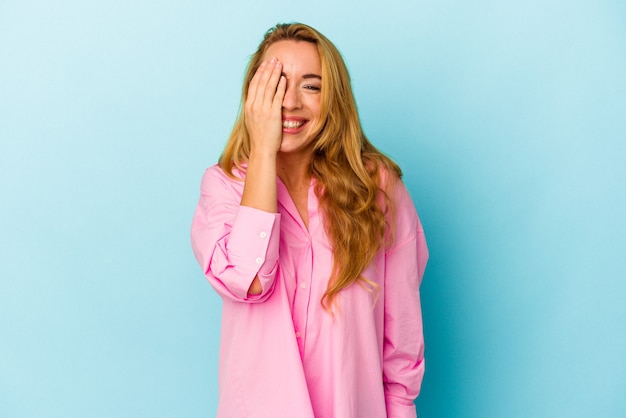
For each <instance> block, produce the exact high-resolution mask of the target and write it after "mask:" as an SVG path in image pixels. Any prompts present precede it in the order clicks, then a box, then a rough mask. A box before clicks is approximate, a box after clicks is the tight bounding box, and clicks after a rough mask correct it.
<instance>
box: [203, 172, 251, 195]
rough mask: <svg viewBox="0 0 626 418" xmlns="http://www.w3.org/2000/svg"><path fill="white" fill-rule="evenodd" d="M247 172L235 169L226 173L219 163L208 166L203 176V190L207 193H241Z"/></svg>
mask: <svg viewBox="0 0 626 418" xmlns="http://www.w3.org/2000/svg"><path fill="white" fill-rule="evenodd" d="M244 179H245V172H243V171H241V170H237V169H233V172H232V175H231V174H229V173H226V172H225V171H224V170H223V169H222V167H220V166H219V165H218V164H215V165H212V166H210V167H208V168H207V169H206V170H205V171H204V175H203V176H202V183H201V191H202V194H205V195H212V196H215V195H223V194H226V195H228V194H232V193H234V194H236V195H237V194H239V195H240V194H241V193H242V192H243V180H244Z"/></svg>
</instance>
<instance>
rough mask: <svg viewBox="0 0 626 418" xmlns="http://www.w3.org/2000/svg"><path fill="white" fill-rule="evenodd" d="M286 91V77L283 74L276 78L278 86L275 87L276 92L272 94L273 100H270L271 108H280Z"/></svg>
mask: <svg viewBox="0 0 626 418" xmlns="http://www.w3.org/2000/svg"><path fill="white" fill-rule="evenodd" d="M286 91H287V78H286V77H285V76H284V75H281V76H280V79H279V80H278V86H277V87H276V94H275V95H274V101H273V102H272V108H273V109H274V110H276V109H278V110H282V108H283V100H284V99H285V92H286Z"/></svg>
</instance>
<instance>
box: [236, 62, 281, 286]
mask: <svg viewBox="0 0 626 418" xmlns="http://www.w3.org/2000/svg"><path fill="white" fill-rule="evenodd" d="M281 70H282V65H281V63H280V62H279V61H277V60H275V59H274V58H272V59H271V60H270V61H266V62H263V63H262V64H261V66H260V67H259V69H258V70H257V72H256V74H255V75H254V77H253V78H252V81H251V82H250V86H249V88H248V98H247V100H246V103H245V107H244V111H245V118H246V128H247V130H248V135H249V136H250V157H249V160H248V169H247V174H246V180H245V186H244V189H243V195H242V197H241V205H242V206H247V207H251V208H255V209H259V210H262V211H265V212H269V213H276V212H277V207H276V206H277V203H276V200H277V197H276V194H277V192H276V154H277V152H278V149H279V147H280V141H281V139H282V103H283V97H284V95H285V86H286V81H285V77H283V76H281ZM262 291H263V287H262V283H261V281H260V280H259V278H258V277H255V278H254V280H253V281H252V284H251V285H250V288H249V289H248V293H249V294H250V295H258V294H261V293H262Z"/></svg>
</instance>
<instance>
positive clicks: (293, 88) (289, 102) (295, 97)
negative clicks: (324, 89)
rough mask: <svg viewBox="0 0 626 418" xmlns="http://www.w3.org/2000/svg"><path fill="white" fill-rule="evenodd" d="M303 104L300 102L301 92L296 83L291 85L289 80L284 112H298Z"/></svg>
mask: <svg viewBox="0 0 626 418" xmlns="http://www.w3.org/2000/svg"><path fill="white" fill-rule="evenodd" d="M301 106H302V102H301V100H300V91H299V89H298V86H297V85H296V84H295V83H290V82H289V80H287V88H286V89H285V97H283V109H284V110H296V109H300V108H301Z"/></svg>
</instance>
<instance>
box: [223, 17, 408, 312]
mask: <svg viewBox="0 0 626 418" xmlns="http://www.w3.org/2000/svg"><path fill="white" fill-rule="evenodd" d="M286 40H291V41H304V42H311V43H313V44H315V45H316V47H317V51H318V53H319V56H320V61H321V65H322V89H321V115H320V121H321V122H320V125H319V127H318V131H317V132H318V133H317V137H316V139H315V141H314V151H313V158H312V160H311V172H312V174H313V176H314V177H315V178H316V180H317V181H316V189H315V193H316V195H317V196H318V199H319V202H320V209H321V211H322V213H323V215H324V218H323V219H324V227H325V229H326V233H327V235H328V237H329V238H330V241H331V243H332V248H333V252H334V255H333V257H334V264H333V269H332V275H331V277H330V278H329V282H328V287H327V289H326V292H325V293H324V296H323V297H322V300H321V303H322V305H323V306H324V307H325V308H327V309H328V308H330V307H331V306H332V305H333V302H334V301H335V297H336V296H337V294H338V293H339V292H341V290H343V289H345V288H346V287H348V286H350V285H352V284H354V283H356V282H360V283H361V284H368V285H369V286H368V288H369V289H372V290H377V286H376V284H375V283H373V282H371V281H369V280H367V279H365V278H364V277H363V276H362V275H361V273H362V272H363V270H364V269H365V268H366V267H367V266H368V265H369V264H370V263H371V262H372V260H373V258H374V256H375V255H376V253H377V251H378V250H379V249H380V248H381V247H382V246H383V245H385V244H387V243H388V242H387V241H388V239H389V238H390V237H391V238H392V235H389V234H388V233H386V232H387V228H388V219H392V217H393V214H392V213H391V214H390V215H391V217H390V218H388V217H387V216H386V215H387V212H388V211H389V210H393V206H392V204H391V203H392V202H391V200H390V199H389V196H388V195H387V190H390V188H389V186H390V184H391V183H393V181H395V180H396V179H399V178H400V177H401V175H402V172H401V171H400V168H399V167H398V165H397V164H396V163H394V162H393V161H392V160H391V159H390V158H388V157H386V156H385V155H383V154H382V153H381V152H380V151H378V150H377V149H376V148H375V147H374V146H373V145H372V144H371V143H370V142H369V140H368V139H367V138H366V136H365V134H364V133H363V129H362V128H361V122H360V120H359V115H358V112H357V107H356V103H355V100H354V96H353V94H352V87H351V85H350V76H349V74H348V69H347V67H346V64H345V62H344V60H343V58H342V57H341V54H340V53H339V51H338V50H337V48H336V47H335V46H334V45H333V44H332V43H331V42H330V41H329V40H328V39H327V38H326V37H325V36H324V35H322V34H321V33H319V32H318V31H316V30H315V29H313V28H312V27H310V26H307V25H304V24H301V23H288V24H278V25H276V26H275V27H273V28H271V29H270V30H269V31H267V33H266V34H265V36H264V38H263V40H262V42H261V44H260V45H259V47H258V49H257V51H256V52H255V53H254V55H252V58H251V60H250V64H249V65H248V69H247V72H246V75H245V80H244V85H243V92H242V103H244V102H245V100H246V98H247V94H248V86H249V85H250V81H251V80H252V77H253V76H254V74H255V73H256V71H257V69H258V67H259V65H260V64H261V61H262V59H263V55H264V54H265V51H266V50H267V48H269V46H270V45H272V44H273V43H275V42H278V41H286ZM249 155H250V138H249V136H248V131H247V130H246V126H245V113H244V112H243V111H240V112H239V117H238V118H237V121H236V122H235V125H234V127H233V130H232V133H231V135H230V137H229V139H228V143H227V144H226V147H225V149H224V152H223V153H222V156H221V157H220V160H219V165H220V167H221V168H222V169H223V170H224V171H225V172H226V173H229V174H230V175H231V176H233V173H232V170H233V168H234V167H237V168H239V169H241V168H242V167H241V164H242V163H243V162H245V161H247V159H248V157H249ZM383 173H384V174H383ZM383 180H384V183H386V184H382V183H383ZM381 198H382V201H381Z"/></svg>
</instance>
